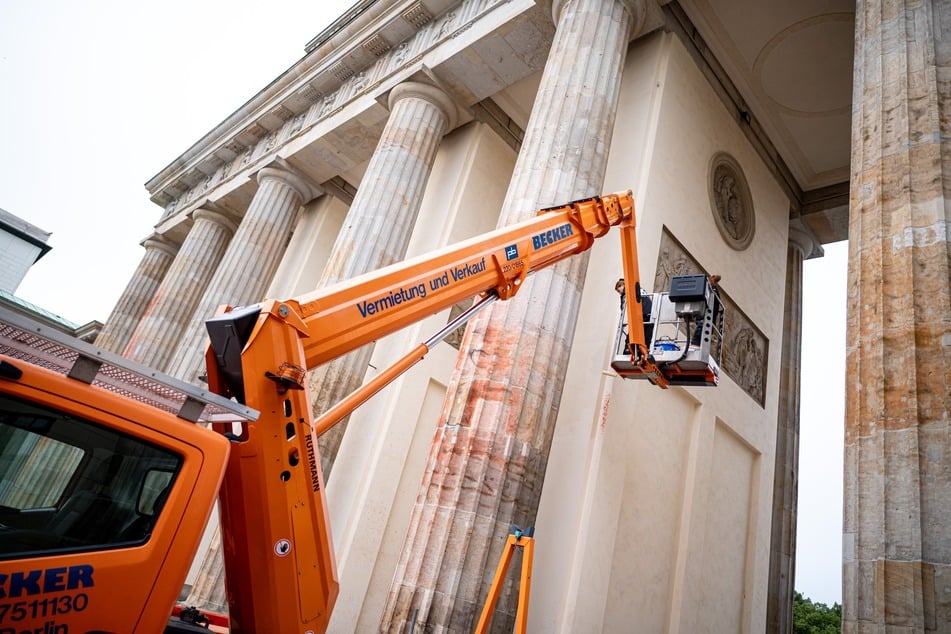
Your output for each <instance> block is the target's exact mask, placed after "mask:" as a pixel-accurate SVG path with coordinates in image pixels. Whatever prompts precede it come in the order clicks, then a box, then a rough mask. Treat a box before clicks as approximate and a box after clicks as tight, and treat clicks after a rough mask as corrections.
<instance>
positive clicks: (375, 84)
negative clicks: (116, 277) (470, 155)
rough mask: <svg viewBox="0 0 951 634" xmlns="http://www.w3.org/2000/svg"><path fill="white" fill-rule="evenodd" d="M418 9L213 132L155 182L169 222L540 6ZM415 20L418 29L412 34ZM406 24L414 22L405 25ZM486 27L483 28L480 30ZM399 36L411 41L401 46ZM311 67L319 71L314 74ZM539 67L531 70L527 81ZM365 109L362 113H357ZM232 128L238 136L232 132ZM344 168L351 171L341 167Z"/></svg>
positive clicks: (398, 13)
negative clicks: (357, 106)
mask: <svg viewBox="0 0 951 634" xmlns="http://www.w3.org/2000/svg"><path fill="white" fill-rule="evenodd" d="M418 4H419V3H418V2H416V3H413V4H410V5H397V6H396V7H395V8H393V9H391V10H390V11H389V12H387V13H385V14H383V15H380V16H378V18H377V19H376V20H374V21H372V22H371V23H370V24H368V25H366V29H365V31H363V33H362V34H363V35H365V37H362V38H358V37H357V36H356V35H354V36H352V37H350V38H349V40H350V44H349V46H348V48H347V49H346V50H345V51H344V52H338V51H336V50H335V51H333V53H330V54H327V55H325V56H323V57H320V49H316V50H313V51H312V52H311V53H310V54H308V56H307V57H305V58H304V59H303V60H301V62H299V63H298V64H297V65H296V66H295V67H292V68H291V69H290V70H288V71H287V72H286V73H285V74H284V75H283V76H282V77H281V78H279V79H278V80H277V81H275V82H274V84H273V85H272V87H269V88H268V89H266V90H265V91H262V92H261V93H259V95H258V97H256V98H255V99H253V100H252V101H251V102H250V103H249V104H248V105H247V106H245V108H243V109H242V110H241V111H239V112H238V113H236V114H235V115H233V117H232V118H231V119H229V120H228V121H226V122H224V123H223V124H222V125H221V126H219V128H218V129H216V130H213V131H212V132H210V133H209V134H208V135H206V137H205V141H206V143H205V144H204V147H202V145H203V143H201V142H199V144H198V145H197V146H196V147H195V148H193V149H192V150H191V151H190V152H189V153H186V155H184V156H183V157H182V158H181V159H179V161H176V162H175V163H173V165H172V166H170V167H169V168H168V169H166V170H165V171H163V172H162V173H160V174H159V175H157V176H156V177H154V178H153V179H152V180H151V181H150V182H149V183H147V187H148V189H149V191H150V192H151V193H152V200H153V201H154V202H156V203H157V204H160V205H163V206H164V207H165V212H164V214H163V216H162V220H165V219H168V218H171V217H173V216H175V215H177V214H180V213H182V212H187V211H188V210H190V209H192V208H193V207H197V206H199V205H201V204H203V203H204V202H205V201H207V200H209V199H213V198H214V197H213V196H212V193H213V192H214V190H216V188H218V187H219V186H220V185H222V184H224V183H227V182H229V181H233V180H235V179H236V177H238V176H245V177H247V176H250V175H251V174H253V173H254V172H256V171H257V170H258V169H260V168H261V167H263V166H265V165H267V164H269V163H270V162H271V161H272V160H273V159H274V158H275V157H277V155H278V153H279V151H280V150H281V149H282V148H284V147H285V146H286V145H287V144H288V143H291V142H292V141H297V140H302V143H301V144H300V145H301V146H302V145H306V144H307V143H308V141H306V140H304V137H306V136H308V135H311V134H313V138H312V139H310V140H309V142H313V141H314V140H316V139H319V138H320V136H322V135H323V134H325V133H326V132H328V131H330V130H333V129H337V130H339V129H340V127H341V125H342V124H343V123H344V122H345V120H338V121H335V122H333V124H332V125H327V126H322V127H321V129H320V130H317V131H315V130H314V128H315V126H317V125H318V124H320V123H323V122H326V121H327V120H328V119H330V118H332V117H334V116H335V115H337V114H338V113H340V112H341V111H343V110H344V109H345V108H347V106H349V105H351V104H354V102H355V101H357V100H358V99H361V98H364V97H368V96H369V97H371V98H373V99H376V100H378V101H379V100H380V99H382V98H384V97H385V94H386V92H387V91H388V90H389V89H390V88H392V87H393V86H394V85H396V84H397V83H399V82H400V81H402V80H404V79H406V78H408V77H410V76H411V75H413V74H414V73H416V72H419V71H421V70H424V69H425V68H431V67H433V66H435V65H437V64H438V63H439V62H440V61H442V60H445V59H447V58H449V57H450V55H451V54H452V53H453V52H454V50H455V48H456V47H458V48H464V47H465V46H467V45H469V44H471V41H470V40H475V39H479V38H481V37H484V36H485V35H486V34H488V33H491V32H492V31H493V29H495V28H497V27H498V25H499V24H500V23H505V22H507V21H508V20H510V19H511V18H512V17H514V16H517V15H518V14H520V13H523V12H525V11H526V10H528V9H530V8H531V7H532V6H533V5H534V3H532V2H530V1H529V0H464V1H463V2H458V3H452V2H442V3H432V2H427V6H429V7H430V8H432V5H433V4H436V6H437V7H440V8H443V9H444V11H443V12H442V14H440V15H439V16H438V17H437V16H433V17H432V18H430V19H425V20H424V19H423V18H421V17H420V16H421V15H422V14H421V13H420V11H423V10H424V9H423V8H422V7H419V8H418V10H414V9H413V7H414V6H415V5H418ZM492 14H498V19H493V20H486V19H485V18H487V17H488V16H489V15H492ZM427 15H431V14H430V13H427ZM345 17H346V16H345ZM407 21H409V22H412V23H413V28H414V29H415V28H417V27H418V30H412V29H408V28H407V24H409V22H407ZM400 22H406V23H407V24H402V26H400ZM490 22H491V23H490ZM419 25H421V26H419ZM478 26H481V27H482V28H474V27H478ZM467 31H471V33H468V34H467V35H468V37H466V38H464V40H465V41H463V42H459V44H458V45H456V44H452V45H451V46H452V48H449V47H447V48H446V49H445V50H441V47H443V46H444V45H446V44H447V43H449V42H450V41H451V40H453V39H455V38H459V37H460V36H461V35H462V34H463V33H465V32H467ZM395 34H401V36H404V37H405V39H404V40H402V41H395V38H394V35H395ZM333 39H334V40H335V39H336V36H334V38H333ZM330 43H333V42H330ZM384 43H385V44H384ZM312 58H315V59H316V63H315V62H313V61H311V60H312ZM308 64H313V66H312V67H311V68H309V69H307V68H306V66H307V65H308ZM302 67H303V68H302ZM535 70H537V69H535V68H528V67H526V68H525V69H524V70H523V71H522V76H524V75H527V74H530V72H534V71H535ZM424 72H425V71H424ZM294 78H296V79H294ZM520 78H521V77H513V78H512V80H513V81H514V80H517V79H520ZM284 80H286V81H284ZM465 105H471V104H465ZM358 112H359V111H357V110H354V112H353V114H354V115H355V114H357V113H358ZM229 127H230V128H231V130H232V131H228V130H227V128H229ZM295 145H296V144H295ZM371 149H372V145H371ZM189 155H190V156H189ZM367 156H369V153H368V154H367ZM340 171H344V169H342V168H341V169H338V172H340ZM333 175H336V174H333Z"/></svg>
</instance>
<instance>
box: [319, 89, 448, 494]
mask: <svg viewBox="0 0 951 634" xmlns="http://www.w3.org/2000/svg"><path fill="white" fill-rule="evenodd" d="M389 108H390V116H389V119H387V122H386V127H385V128H384V129H383V135H382V136H381V137H380V141H379V143H378V144H377V147H376V151H375V152H374V153H373V156H372V157H371V159H370V164H369V165H368V166H367V170H366V172H365V173H364V175H363V180H362V181H361V182H360V187H359V189H358V190H357V195H356V196H355V197H354V199H353V204H352V205H350V211H349V212H348V213H347V217H346V219H345V220H344V223H343V228H342V229H341V231H340V234H339V235H338V236H337V240H336V242H335V244H334V248H333V251H332V252H331V254H330V259H329V260H328V262H327V266H326V268H325V269H324V274H323V276H322V277H321V281H320V286H328V285H330V284H333V283H335V282H339V281H341V280H346V279H350V278H351V277H355V276H357V275H360V274H363V273H367V272H368V271H374V270H376V269H378V268H380V267H383V266H386V265H388V264H392V263H394V262H399V261H401V260H402V259H403V258H404V257H405V255H406V248H407V247H408V246H409V239H410V237H411V236H412V233H413V227H414V225H415V224H416V216H417V214H418V213H419V208H420V205H421V204H422V202H423V194H424V193H425V191H426V182H427V181H428V180H429V173H430V171H431V170H432V166H433V161H435V160H436V151H437V150H438V149H439V143H440V141H441V140H442V137H443V135H444V134H445V133H446V131H447V130H449V129H451V127H452V125H453V123H454V119H455V113H456V107H455V106H454V105H453V103H452V100H451V99H450V98H449V96H448V95H447V94H446V93H444V92H443V91H442V90H440V89H438V88H436V87H434V86H430V85H427V84H422V83H418V82H406V83H403V84H400V85H398V86H396V87H395V88H394V89H393V90H392V91H391V92H390V96H389ZM372 353H373V346H372V345H368V346H364V347H363V348H362V349H360V350H356V351H354V352H352V353H351V354H348V355H346V356H344V357H341V358H340V359H336V360H334V361H332V362H330V363H327V364H325V365H323V366H321V367H320V368H317V369H316V370H315V371H314V372H313V373H312V376H311V394H312V396H313V399H314V411H315V413H317V414H320V413H322V412H324V411H325V410H327V409H329V408H330V407H331V406H332V405H334V404H335V403H337V402H338V401H340V400H341V399H343V398H344V397H345V396H347V395H348V394H350V392H352V391H354V390H355V389H357V388H358V387H359V386H360V384H361V383H363V377H364V375H365V374H366V371H367V366H368V364H369V362H370V356H371V354H372ZM345 429H346V422H341V423H340V424H338V425H337V426H336V427H334V428H333V429H331V430H329V431H328V432H327V433H325V434H323V435H322V436H321V437H320V441H319V444H320V459H321V465H322V467H323V472H324V477H325V478H329V476H330V470H331V467H332V465H333V461H334V458H335V457H336V455H337V450H338V449H339V448H340V441H341V440H342V438H343V433H344V431H345Z"/></svg>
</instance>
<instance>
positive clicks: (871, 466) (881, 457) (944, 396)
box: [842, 0, 951, 633]
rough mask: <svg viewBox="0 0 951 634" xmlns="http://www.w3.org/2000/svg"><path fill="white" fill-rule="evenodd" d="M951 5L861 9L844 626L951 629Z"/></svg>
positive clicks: (900, 1)
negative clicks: (949, 7)
mask: <svg viewBox="0 0 951 634" xmlns="http://www.w3.org/2000/svg"><path fill="white" fill-rule="evenodd" d="M949 34H951V11H949V10H948V3H947V2H939V1H929V0H889V1H884V0H859V1H858V2H857V3H856V11H855V38H856V42H855V68H854V74H853V78H854V79H853V82H854V86H853V91H852V93H853V103H852V174H851V194H850V209H849V275H848V317H847V330H846V332H847V335H846V341H847V342H848V343H847V348H846V373H847V374H846V405H845V411H846V415H845V418H846V420H845V483H844V496H845V504H844V517H843V525H844V526H843V531H844V534H843V570H842V600H843V615H842V618H843V632H847V633H848V632H931V631H939V632H948V631H949V629H951V530H949V527H951V390H949V387H948V386H949V385H951V243H949V239H948V222H949V216H951V211H949V208H951V204H949V203H951V200H949V199H951V37H949Z"/></svg>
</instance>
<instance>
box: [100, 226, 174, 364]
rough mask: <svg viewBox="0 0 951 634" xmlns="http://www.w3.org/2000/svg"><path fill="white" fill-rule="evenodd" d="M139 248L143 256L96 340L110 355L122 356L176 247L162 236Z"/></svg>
mask: <svg viewBox="0 0 951 634" xmlns="http://www.w3.org/2000/svg"><path fill="white" fill-rule="evenodd" d="M142 245H143V246H144V247H145V255H144V256H142V260H141V261H140V262H139V266H138V267H137V268H136V269H135V273H133V274H132V279H130V280H129V283H128V285H126V287H125V290H124V291H123V292H122V295H121V296H120V297H119V301H117V302H116V305H115V308H113V309H112V314H110V315H109V319H107V320H106V325H105V326H103V328H102V331H101V332H100V333H99V336H98V337H96V345H97V346H99V347H100V348H103V349H104V350H108V351H110V352H116V353H121V352H122V351H123V350H124V349H125V346H126V344H127V343H128V341H129V337H131V336H132V332H133V331H134V330H135V327H136V325H137V324H138V323H139V319H141V318H142V314H143V313H144V312H145V309H146V307H147V306H148V305H149V302H150V301H152V297H153V296H154V295H155V291H156V289H158V287H159V284H161V283H162V279H163V278H164V277H165V273H166V271H168V268H169V266H170V265H171V263H172V259H173V258H174V257H175V246H174V245H172V244H170V243H169V242H168V241H167V240H165V238H163V237H162V236H157V235H153V236H152V237H150V238H147V239H146V240H145V241H144V242H143V243H142Z"/></svg>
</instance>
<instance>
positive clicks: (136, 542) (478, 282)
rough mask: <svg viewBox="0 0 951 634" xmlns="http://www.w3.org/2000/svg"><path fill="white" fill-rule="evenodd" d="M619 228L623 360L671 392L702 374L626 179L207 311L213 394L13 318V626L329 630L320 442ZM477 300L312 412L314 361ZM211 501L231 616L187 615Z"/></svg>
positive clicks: (2, 597)
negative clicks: (449, 240)
mask: <svg viewBox="0 0 951 634" xmlns="http://www.w3.org/2000/svg"><path fill="white" fill-rule="evenodd" d="M615 226H616V227H619V229H620V233H621V238H622V249H623V256H624V267H625V277H627V279H628V280H629V285H628V290H627V314H626V316H625V317H624V318H623V319H622V327H624V328H627V326H626V324H630V328H629V330H630V332H629V333H627V334H626V335H625V337H626V339H625V343H624V346H625V347H624V354H622V355H620V361H618V359H617V358H616V359H615V363H614V366H615V369H616V371H617V372H618V373H619V374H621V375H622V376H625V377H628V378H644V379H647V380H649V381H650V382H651V383H654V384H655V385H658V386H661V387H666V386H667V385H669V384H671V383H673V384H676V383H678V382H680V381H682V380H683V378H684V377H685V376H694V375H695V373H696V372H698V371H699V370H698V368H697V367H686V366H684V364H683V360H681V362H680V363H658V362H656V361H655V359H654V356H653V354H652V351H651V349H650V347H649V346H650V342H648V341H646V340H645V335H644V325H643V321H642V315H643V312H644V311H643V307H642V304H641V297H640V295H639V293H636V292H635V289H636V288H639V285H638V284H637V279H638V274H637V247H636V239H635V235H634V228H635V221H634V201H633V198H632V195H631V192H630V191H628V192H622V193H618V194H611V195H605V196H600V197H594V198H589V199H586V200H581V201H577V202H573V203H570V204H567V205H563V206H559V207H555V208H551V209H545V210H542V211H540V212H539V213H538V215H537V216H535V217H534V218H532V219H529V220H526V221H524V222H521V223H518V224H516V225H513V226H509V227H505V228H502V229H498V230H496V231H493V232H490V233H487V234H485V235H483V236H480V237H477V238H474V239H471V240H468V241H464V242H462V243H459V244H457V245H454V246H451V247H448V248H445V249H442V250H439V251H436V252H434V253H432V254H429V255H425V256H422V257H419V258H416V259H413V260H409V261H406V262H402V263H399V264H396V265H393V266H390V267H387V268H384V269H380V270H378V271H375V272H373V273H370V274H367V275H364V276H361V277H358V278H355V279H351V280H348V281H346V282H342V283H339V284H337V285H334V286H331V287H328V288H325V289H321V290H319V291H316V292H314V293H311V294H308V295H304V296H302V297H299V298H296V299H289V300H285V301H278V300H267V301H264V302H261V303H259V304H255V305H253V306H248V307H241V308H236V309H223V310H222V311H221V312H219V314H218V315H216V316H214V317H213V318H211V319H209V320H208V322H207V326H208V331H209V336H210V341H211V345H210V346H209V348H208V351H207V354H206V361H207V369H208V389H207V390H203V389H199V388H196V387H194V386H191V385H188V384H185V383H183V382H181V381H177V380H175V379H173V378H171V377H167V376H163V375H161V374H159V373H157V372H155V371H154V370H150V369H149V368H145V367H142V366H138V365H136V364H134V363H131V362H129V361H127V360H125V359H122V358H120V357H118V356H116V355H111V354H109V353H106V352H105V351H102V350H99V349H97V348H95V347H93V346H90V345H86V344H83V342H79V341H76V340H73V339H71V338H68V337H65V336H63V335H60V334H58V333H56V331H53V330H51V329H49V328H46V327H43V326H41V325H38V324H36V323H34V322H30V321H29V320H26V319H24V318H23V317H22V316H20V315H17V314H13V313H10V312H9V311H3V312H2V313H0V634H6V633H7V632H16V633H19V632H23V631H29V632H43V633H44V634H46V633H47V632H49V633H53V632H67V631H68V632H87V631H96V632H148V633H153V632H160V631H163V630H165V631H167V632H189V631H196V630H194V629H189V628H194V627H195V625H192V624H190V623H187V622H184V621H183V620H182V618H180V617H182V616H186V617H188V618H187V619H185V620H186V621H192V622H194V621H196V620H197V621H203V620H206V619H207V620H209V621H211V622H212V624H216V623H217V624H219V625H220V628H219V629H223V628H225V627H227V628H230V631H231V632H259V633H269V632H282V633H284V632H287V633H291V632H300V633H302V634H308V633H313V632H322V631H324V630H325V629H326V627H327V623H328V621H329V619H330V615H331V611H332V609H333V605H334V601H335V599H336V597H337V593H338V582H337V573H336V567H335V562H334V554H333V544H332V540H331V535H330V522H329V518H328V516H327V504H326V499H325V497H324V486H323V485H324V483H323V476H322V473H321V470H320V460H319V456H318V455H317V442H316V438H317V436H318V435H319V434H320V433H322V432H323V431H325V430H326V429H328V428H329V427H331V426H332V425H334V424H335V423H336V422H338V421H339V420H341V419H342V418H343V417H345V416H346V415H347V414H348V413H349V412H351V411H352V410H353V409H354V408H355V407H357V406H358V405H359V404H360V403H362V402H364V401H365V400H366V399H367V398H369V397H370V396H371V395H372V394H373V393H375V392H377V391H379V390H380V389H381V388H382V387H383V386H384V385H386V384H387V383H388V382H390V381H392V380H393V379H394V378H395V377H396V376H398V375H399V374H400V373H402V372H404V371H405V370H406V369H407V368H409V367H411V366H412V365H413V364H414V363H416V362H417V361H419V360H420V359H422V358H423V356H424V355H425V354H426V353H427V351H428V350H429V349H430V348H431V347H432V346H433V345H435V344H436V343H437V342H438V341H440V340H441V339H442V338H443V337H444V336H446V335H447V334H448V333H449V332H451V331H452V330H454V329H455V328H456V327H458V325H459V323H461V322H462V321H465V320H466V319H468V318H470V317H471V316H472V315H473V314H475V313H476V312H477V311H479V310H481V309H482V308H484V307H485V306H486V305H488V304H489V303H490V302H492V301H495V300H500V299H501V300H507V299H510V298H512V297H513V296H515V295H516V294H517V293H518V291H519V289H521V287H522V286H523V284H524V282H525V280H526V278H527V276H528V275H529V274H531V273H533V272H535V271H538V270H540V269H542V268H544V267H547V266H550V265H552V264H554V263H556V262H559V261H561V260H564V259H565V258H568V257H571V256H572V255H575V254H577V253H581V252H583V251H585V250H586V249H589V248H590V247H591V245H592V244H593V242H594V240H595V239H597V238H599V237H602V236H604V235H605V234H606V233H608V231H609V230H610V228H611V227H615ZM473 296H480V297H481V298H482V299H481V301H480V302H478V303H477V304H476V305H475V306H474V307H473V308H471V309H470V310H469V311H467V312H466V313H465V314H464V315H462V316H461V318H460V320H457V321H456V322H453V323H452V324H449V325H448V326H447V327H446V328H445V329H443V330H442V331H441V332H440V333H437V334H436V335H435V336H434V337H432V338H431V339H429V340H428V341H426V342H423V343H421V344H419V345H418V346H417V347H416V348H414V349H413V350H412V351H410V352H409V353H408V354H407V355H406V356H405V357H404V358H403V359H402V360H401V361H399V362H398V363H397V364H395V365H394V367H392V368H389V369H387V370H385V371H383V372H381V373H380V375H379V376H377V377H376V378H374V379H373V380H371V381H370V382H369V383H367V384H366V385H365V386H363V387H362V388H361V389H360V390H358V391H357V392H356V393H354V394H353V395H351V396H350V397H348V398H347V399H345V400H344V401H343V402H341V403H340V404H338V405H337V406H336V407H334V408H333V409H331V410H330V411H329V412H327V413H326V414H324V415H323V416H321V417H320V418H319V419H317V420H314V419H313V417H312V415H311V409H310V401H309V398H308V393H307V389H306V385H305V380H304V376H305V372H306V371H307V370H308V369H311V368H314V367H316V366H318V365H320V364H323V363H326V362H327V361H330V360H331V359H334V358H337V357H339V356H341V355H344V354H346V353H347V352H350V351H352V350H355V349H356V348H359V347H360V346H363V345H364V344H367V343H369V342H372V341H374V340H376V339H379V338H380V337H384V336H386V335H388V334H390V333H393V332H395V331H397V330H399V329H401V328H403V327H405V326H407V325H409V324H412V323H415V322H417V321H419V320H421V319H423V318H425V317H427V316H429V315H432V314H433V313H435V312H437V311H440V310H443V309H445V308H448V307H450V306H452V305H453V304H455V303H457V302H459V301H461V300H463V299H466V298H469V297H473ZM655 303H656V302H655ZM650 329H652V330H653V329H655V328H654V327H653V326H650ZM706 372H707V373H708V377H707V379H706V380H705V381H701V382H698V381H696V380H694V379H690V380H689V381H688V382H689V383H691V384H714V383H715V374H716V368H715V367H712V366H708V367H707V368H706ZM710 377H712V378H710ZM195 422H203V423H207V424H208V425H209V426H210V427H211V428H212V429H207V428H206V427H205V426H202V425H196V424H194V423H195ZM216 499H217V500H218V501H219V503H220V514H221V536H222V538H221V543H222V549H223V553H224V560H225V577H226V588H227V596H228V603H229V614H228V617H227V618H224V617H216V616H215V615H208V616H200V615H198V616H196V615H195V614H194V613H190V612H186V613H184V614H181V613H180V611H179V609H177V608H176V607H175V606H176V597H177V596H178V593H179V592H180V590H181V588H182V585H183V583H184V581H185V577H186V574H187V573H188V570H189V567H190V566H191V563H192V559H193V558H194V556H195V553H196V551H197V549H198V546H199V542H200V540H201V537H202V534H203V531H204V528H205V525H206V523H207V521H208V519H209V517H210V515H211V513H212V510H213V509H214V506H215V501H216ZM526 594H527V593H526ZM526 602H527V596H526ZM173 611H174V615H173ZM170 615H172V616H171V619H170ZM199 631H207V630H199Z"/></svg>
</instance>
